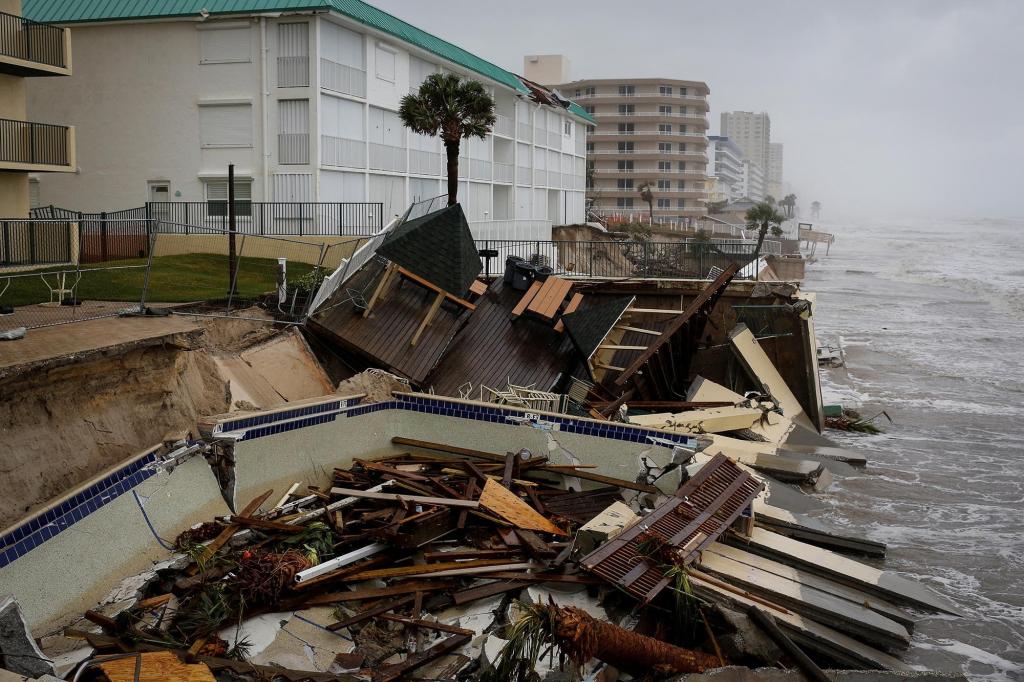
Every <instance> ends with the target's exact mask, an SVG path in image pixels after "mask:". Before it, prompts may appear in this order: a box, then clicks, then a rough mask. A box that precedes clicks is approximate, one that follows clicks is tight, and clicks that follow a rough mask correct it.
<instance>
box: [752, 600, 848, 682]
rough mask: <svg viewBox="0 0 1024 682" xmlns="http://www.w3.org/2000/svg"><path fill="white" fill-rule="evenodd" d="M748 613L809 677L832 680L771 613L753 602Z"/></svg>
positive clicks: (823, 680)
mask: <svg viewBox="0 0 1024 682" xmlns="http://www.w3.org/2000/svg"><path fill="white" fill-rule="evenodd" d="M747 615H748V616H750V618H751V620H753V621H754V622H755V623H757V625H758V627H760V628H761V629H762V630H764V632H765V634H767V635H768V636H769V637H771V638H772V640H773V641H774V642H775V643H776V644H777V645H778V646H779V648H781V649H782V650H783V651H785V652H786V653H787V654H789V657H790V658H792V659H793V660H794V661H796V665H797V667H798V668H800V670H801V671H802V672H803V673H804V674H805V675H807V678H808V679H810V680H814V682H832V680H831V678H829V676H828V675H826V674H825V673H824V671H822V669H821V668H819V667H818V666H817V664H816V663H815V662H814V661H812V660H811V659H810V658H809V657H808V656H807V654H805V653H804V652H803V649H801V648H800V647H798V646H797V645H796V644H795V643H794V642H793V640H791V639H790V638H789V637H787V636H786V633H784V632H783V631H782V630H780V629H779V626H778V625H777V624H776V623H775V619H774V618H772V616H771V614H768V613H765V612H764V611H762V610H761V609H759V608H757V607H756V606H754V605H753V604H751V605H750V606H748V607H747Z"/></svg>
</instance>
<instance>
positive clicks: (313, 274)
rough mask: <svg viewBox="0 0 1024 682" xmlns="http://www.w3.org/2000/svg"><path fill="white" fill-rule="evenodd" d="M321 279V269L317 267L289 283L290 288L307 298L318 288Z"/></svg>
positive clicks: (322, 273) (322, 275)
mask: <svg viewBox="0 0 1024 682" xmlns="http://www.w3.org/2000/svg"><path fill="white" fill-rule="evenodd" d="M323 279H324V271H323V268H319V267H317V268H313V269H312V270H310V271H308V272H305V273H303V274H302V275H299V276H298V277H297V278H295V279H293V280H292V281H291V287H292V289H294V290H295V291H297V292H299V293H300V294H302V295H303V296H309V295H310V294H312V293H313V292H314V291H316V290H317V289H318V288H320V282H322V281H323Z"/></svg>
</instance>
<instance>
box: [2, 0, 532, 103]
mask: <svg viewBox="0 0 1024 682" xmlns="http://www.w3.org/2000/svg"><path fill="white" fill-rule="evenodd" d="M204 9H205V10H206V11H208V12H209V13H210V14H248V13H252V12H289V11H291V12H299V11H310V10H317V9H320V10H323V9H330V10H334V11H335V12H338V13H339V14H341V15H344V16H346V17H348V18H350V19H352V20H354V21H357V22H359V23H360V24H363V25H365V26H368V27H370V28H374V29H377V30H378V31H381V32H383V33H386V34H388V35H391V36H394V37H396V38H398V39H400V40H403V41H405V42H407V43H409V44H411V45H415V46H416V47H419V48H420V49H423V50H426V51H427V52H430V53H432V54H435V55H437V56H438V57H441V58H442V59H446V60H448V61H450V62H452V63H454V64H458V65H459V66H463V67H465V68H467V69H469V70H470V71H474V72H476V73H478V74H480V75H482V76H485V77H487V78H490V79H491V80H493V81H497V82H498V83H501V84H502V85H506V86H508V87H510V88H512V89H513V90H516V91H517V92H521V93H528V92H529V90H528V89H527V87H526V86H525V85H523V84H522V82H521V81H520V80H519V79H518V78H517V77H516V76H515V75H514V74H513V73H511V72H509V71H506V70H505V69H503V68H501V67H500V66H496V65H494V64H492V63H490V62H489V61H486V60H484V59H481V58H480V57H477V56H476V55H474V54H471V53H470V52H467V51H466V50H463V49H462V48H461V47H458V46H456V45H453V44H451V43H449V42H448V41H446V40H442V39H441V38H438V37H437V36H435V35H433V34H430V33H427V32H426V31H423V30H421V29H418V28H416V27H415V26H413V25H412V24H409V23H407V22H405V21H402V20H401V19H399V18H397V17H395V16H392V15H390V14H388V13H387V12H385V11H383V10H380V9H377V8H376V7H374V6H372V5H368V4H366V3H365V2H361V0H22V15H23V16H24V17H26V18H28V19H32V20H34V21H42V22H46V23H51V24H71V23H80V22H90V21H118V20H128V19H156V18H168V17H187V16H198V14H199V12H200V11H201V10H204Z"/></svg>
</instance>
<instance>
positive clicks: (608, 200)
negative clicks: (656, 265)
mask: <svg viewBox="0 0 1024 682" xmlns="http://www.w3.org/2000/svg"><path fill="white" fill-rule="evenodd" d="M553 86H554V87H555V88H556V89H557V90H558V91H559V92H560V93H562V94H563V95H565V96H566V97H569V98H572V99H573V100H576V101H578V102H579V103H580V104H581V105H582V106H583V107H584V108H585V109H586V110H587V112H589V113H590V114H591V115H593V116H594V118H596V119H597V125H596V127H595V128H594V129H593V130H591V131H590V133H589V134H588V136H587V161H588V163H589V164H590V165H591V166H592V173H591V174H590V175H589V177H588V180H590V179H591V178H592V180H591V184H590V186H589V187H588V188H587V198H588V201H590V202H591V206H592V207H593V209H594V210H595V211H596V212H597V213H599V214H601V215H605V216H618V217H622V218H625V219H641V218H643V219H645V220H646V218H647V216H648V211H649V209H651V208H652V206H649V205H648V204H647V202H645V201H644V200H643V198H642V197H641V193H640V191H641V188H642V187H643V186H644V185H647V186H648V187H649V188H650V189H651V193H652V195H653V214H654V219H655V221H657V222H661V223H670V224H686V223H688V222H690V221H691V220H692V219H693V218H696V217H699V216H703V215H706V214H707V206H706V200H707V187H706V183H707V163H708V157H707V146H708V137H707V130H708V114H707V112H708V94H709V92H710V90H709V89H708V86H707V84H706V83H702V82H699V81H689V80H675V79H671V78H602V79H594V80H576V81H571V82H568V83H562V84H554V85H553Z"/></svg>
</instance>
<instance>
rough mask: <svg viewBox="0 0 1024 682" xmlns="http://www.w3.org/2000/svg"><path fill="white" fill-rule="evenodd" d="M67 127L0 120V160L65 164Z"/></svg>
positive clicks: (66, 161)
mask: <svg viewBox="0 0 1024 682" xmlns="http://www.w3.org/2000/svg"><path fill="white" fill-rule="evenodd" d="M68 130H69V128H68V126H62V125H54V124H52V123H33V122H31V121H19V120H15V119H12V118H0V161H6V162H8V163H36V164H45V165H49V166H67V165H68Z"/></svg>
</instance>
